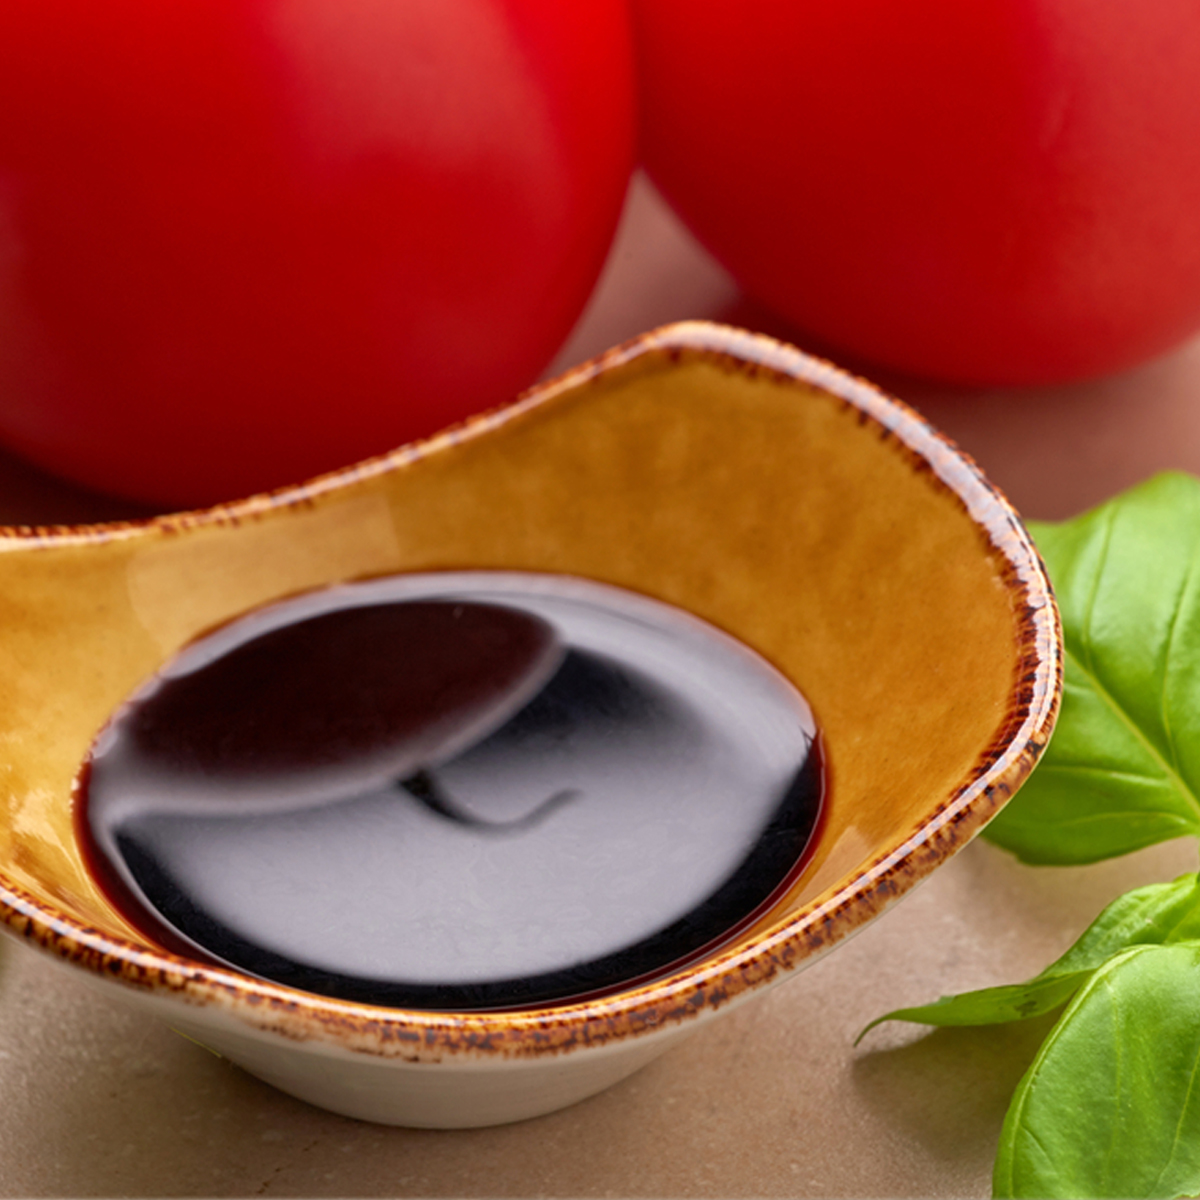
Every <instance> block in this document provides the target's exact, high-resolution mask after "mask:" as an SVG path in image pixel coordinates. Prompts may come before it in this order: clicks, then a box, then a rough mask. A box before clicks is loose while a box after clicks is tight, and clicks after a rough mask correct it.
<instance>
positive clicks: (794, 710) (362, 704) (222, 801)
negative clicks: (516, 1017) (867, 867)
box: [77, 572, 823, 1009]
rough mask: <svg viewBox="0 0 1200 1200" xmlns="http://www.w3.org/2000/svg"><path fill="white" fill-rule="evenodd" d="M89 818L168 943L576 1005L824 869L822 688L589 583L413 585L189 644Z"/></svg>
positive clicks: (246, 622)
mask: <svg viewBox="0 0 1200 1200" xmlns="http://www.w3.org/2000/svg"><path fill="white" fill-rule="evenodd" d="M82 783H83V786H82V788H81V803H80V807H79V809H78V813H77V816H78V824H79V829H80V834H81V837H82V840H83V843H84V848H85V852H86V854H87V856H88V858H89V861H90V863H91V865H92V867H93V870H94V872H95V874H96V876H97V877H98V878H99V879H100V881H101V883H102V884H103V885H104V887H105V889H106V891H107V892H108V894H109V895H110V897H111V898H112V900H113V902H114V903H115V904H116V905H117V906H118V908H120V910H121V911H122V912H123V913H124V914H125V915H126V917H127V918H128V919H130V920H131V921H132V922H133V923H134V924H135V925H137V926H138V927H139V928H141V929H142V930H143V931H144V932H145V933H146V934H147V935H148V936H149V937H151V938H152V939H153V940H155V941H157V942H159V943H160V944H161V945H164V946H166V947H167V948H168V949H174V950H178V951H180V952H183V953H186V954H189V955H191V956H193V957H196V956H200V957H205V958H208V959H210V960H216V961H218V962H223V963H227V964H230V965H233V966H236V967H238V968H240V969H242V970H245V971H249V972H250V973H252V974H256V975H260V976H263V977H266V978H269V979H273V980H276V981H277V982H280V983H285V984H288V985H291V986H294V987H299V988H303V989H305V990H308V991H313V992H319V993H322V994H325V995H331V996H337V997H341V998H344V999H350V1000H360V1001H366V1002H369V1003H377V1004H385V1005H395V1006H403V1007H414V1008H437V1009H475V1008H489V1007H507V1006H517V1005H529V1004H537V1003H549V1002H554V1001H561V1000H564V999H567V998H570V997H575V996H580V995H587V994H593V993H596V992H602V991H605V990H609V989H612V988H614V987H617V986H619V985H622V984H625V983H628V982H629V981H631V980H634V979H641V978H643V977H649V976H652V975H654V974H656V973H660V972H662V971H664V970H665V969H667V968H668V967H670V966H672V965H673V964H677V963H679V962H681V961H683V960H686V959H687V958H689V957H691V956H693V955H695V954H697V953H699V952H701V951H702V950H703V949H705V948H706V947H711V946H712V945H713V944H714V943H719V942H720V941H721V940H723V939H724V938H725V937H727V936H728V935H729V934H730V933H731V931H732V930H734V929H735V928H736V927H738V926H739V925H740V924H742V923H744V922H745V920H746V919H748V918H749V917H750V916H751V914H753V913H755V912H756V910H760V909H761V908H762V907H763V906H764V905H765V904H766V903H767V902H768V901H769V900H770V898H771V897H772V896H773V895H774V894H775V893H777V891H778V890H779V889H780V888H781V887H783V886H784V885H785V884H786V883H787V882H788V881H789V880H790V879H792V878H794V877H795V874H796V872H797V871H798V869H799V866H800V864H801V862H802V860H803V858H804V854H805V849H806V847H807V846H808V844H809V841H810V839H811V837H812V834H813V831H814V829H815V827H816V824H817V821H818V816H819V812H820V807H821V803H822V794H823V772H822V764H821V760H820V755H819V743H818V740H817V737H816V727H815V724H814V722H813V718H812V715H811V713H810V711H809V709H808V706H807V705H806V704H805V702H804V700H803V699H802V698H801V697H800V695H799V694H798V693H797V692H796V690H795V689H794V688H793V687H792V685H791V684H790V683H789V682H788V681H787V680H785V679H784V678H783V677H782V676H781V675H779V673H778V672H776V671H775V670H774V668H772V667H771V666H770V665H769V664H767V663H766V662H765V661H764V660H762V659H761V658H759V657H758V656H757V655H755V654H753V653H752V652H751V651H749V650H747V649H746V648H745V647H744V646H743V645H741V644H740V643H738V642H736V641H735V640H733V639H731V638H729V637H728V636H726V635H725V634H722V633H720V632H719V631H717V630H716V629H714V628H712V627H711V626H709V625H707V624H705V623H704V622H702V621H699V620H697V619H696V618H694V617H691V616H689V615H687V614H685V613H683V612H681V611H679V610H677V609H674V608H671V607H669V606H667V605H664V604H661V603H658V602H656V601H652V600H648V599H646V598H644V597H641V596H637V595H634V594H632V593H628V592H624V591H622V590H619V589H616V588H611V587H607V586H603V585H599V584H593V583H590V582H587V581H585V580H579V579H569V578H559V577H554V576H539V575H524V574H517V573H498V572H497V573H492V572H456V573H438V574H428V575H408V576H396V577H394V578H390V579H380V580H372V581H369V582H365V583H359V584H351V585H345V586H341V587H337V588H332V589H328V590H325V591H321V592H315V593H311V594H309V595H305V596H301V597H298V598H296V599H293V600H289V601H285V602H283V603H280V604H277V605H273V606H271V607H269V608H265V609H262V610H259V611H257V612H255V613H252V614H249V615H248V616H246V617H244V618H241V619H239V620H238V621H235V622H233V623H232V624H230V625H227V626H225V627H223V628H221V629H220V630H218V631H216V632H215V633H213V634H211V635H209V636H208V637H206V638H203V639H201V640H200V641H198V642H196V643H194V644H193V645H191V646H190V647H188V648H186V649H185V650H184V651H183V652H182V653H181V654H180V655H179V656H178V657H177V658H176V659H175V660H173V661H172V662H171V663H170V664H169V665H168V666H167V667H166V668H164V670H163V671H161V672H160V673H159V675H157V676H156V677H155V678H154V679H153V680H151V681H150V682H149V683H148V684H147V685H145V686H144V687H143V688H142V689H140V690H139V692H138V693H136V694H135V695H134V696H133V697H132V698H131V699H130V700H129V701H128V702H127V704H126V705H125V706H124V707H123V708H122V709H121V710H120V711H119V712H118V713H117V714H116V715H115V716H114V717H113V719H112V721H111V722H110V723H109V725H108V726H107V727H106V728H105V729H104V730H103V731H102V733H101V734H100V736H99V737H98V738H97V741H96V743H95V746H94V748H93V753H92V755H91V757H90V759H89V761H88V763H87V764H86V766H85V769H84V772H83V776H82Z"/></svg>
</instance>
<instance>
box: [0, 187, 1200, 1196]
mask: <svg viewBox="0 0 1200 1200" xmlns="http://www.w3.org/2000/svg"><path fill="white" fill-rule="evenodd" d="M697 316H712V317H723V318H726V319H731V320H734V321H736V322H738V323H743V324H748V325H751V326H754V327H758V328H765V329H767V330H768V331H769V332H784V331H783V330H781V329H779V328H778V327H775V326H773V325H772V322H771V320H770V319H769V318H767V317H764V316H763V315H762V314H759V313H756V312H755V311H754V309H753V308H752V307H751V306H749V305H747V304H746V303H745V302H744V301H743V300H742V299H741V298H740V297H739V296H738V294H737V290H736V288H735V287H734V286H733V284H732V283H731V282H730V280H729V279H728V277H727V276H725V275H724V273H723V272H722V271H721V270H720V269H719V268H718V267H716V266H715V264H713V263H712V262H711V260H709V259H708V258H707V257H706V256H705V255H704V254H703V253H702V252H700V251H699V250H698V249H697V247H696V246H695V245H694V243H692V242H691V240H690V239H689V238H688V237H687V235H686V234H685V233H684V232H683V231H682V230H681V229H680V228H679V227H678V225H676V224H675V223H674V221H673V220H672V219H671V217H670V216H669V214H667V213H666V212H665V210H664V209H663V207H662V205H661V203H660V202H659V201H658V200H657V198H656V197H655V196H654V194H653V193H652V192H651V191H650V190H649V189H648V188H647V187H646V186H645V185H644V184H642V183H640V182H639V183H638V184H636V185H635V188H634V190H633V192H632V194H631V202H630V205H629V208H628V210H627V213H626V219H625V223H624V225H623V228H622V232H621V236H620V238H619V240H618V243H617V245H616V247H615V248H614V252H613V255H612V259H611V261H610V264H609V268H608V271H607V273H606V276H605V278H604V280H603V281H602V283H601V286H600V288H599V289H598V292H597V296H596V298H595V300H594V302H593V305H592V307H591V309H590V310H589V311H588V313H587V314H585V316H584V319H583V320H582V322H581V323H580V327H579V329H578V330H577V331H576V334H575V336H574V337H573V338H572V341H571V343H570V344H569V345H568V346H567V347H566V348H565V349H564V351H563V354H562V356H561V357H560V361H559V365H560V366H566V365H569V364H570V363H572V362H574V361H577V360H578V359H580V358H582V357H585V356H587V355H589V354H591V353H594V352H596V351H599V350H601V349H604V348H606V347H607V346H608V345H610V344H612V343H614V342H616V341H620V340H622V339H623V338H625V337H628V336H631V335H633V334H635V333H638V332H640V331H641V330H643V329H645V328H648V327H651V326H653V325H656V324H661V323H663V322H666V321H669V320H674V319H678V318H684V317H697ZM801 344H802V345H803V344H804V343H803V341H802V342H801ZM806 348H811V347H806ZM864 373H868V374H870V372H864ZM875 377H876V378H877V380H878V381H879V382H882V383H884V384H885V385H886V386H887V387H888V388H889V389H890V390H892V391H894V392H895V393H896V394H898V395H899V396H901V397H902V398H904V399H906V400H909V401H910V402H912V403H913V404H915V405H916V406H917V407H918V408H919V409H921V411H923V412H924V413H925V414H926V416H928V417H929V418H930V419H931V420H932V421H933V422H934V423H935V424H937V425H940V426H941V427H942V428H943V429H945V430H946V431H947V432H949V433H950V434H951V435H952V436H953V437H955V438H956V439H957V440H958V441H959V443H960V444H961V445H962V446H963V447H964V448H965V449H966V450H968V451H969V452H970V453H971V454H972V455H973V456H974V457H975V458H976V459H977V460H978V461H979V462H980V463H981V465H982V466H983V467H984V469H985V470H986V471H987V472H988V473H989V474H990V475H991V477H992V478H993V479H994V481H995V482H996V483H998V484H999V485H1000V486H1001V487H1002V488H1004V489H1005V490H1006V491H1007V492H1008V494H1009V496H1010V497H1011V498H1012V500H1013V501H1014V502H1015V503H1016V505H1017V506H1018V508H1019V509H1020V510H1021V511H1022V512H1023V513H1025V514H1026V515H1027V516H1033V517H1046V518H1059V517H1065V516H1068V515H1070V514H1072V513H1074V512H1077V511H1079V510H1080V509H1082V508H1084V507H1087V506H1088V505H1091V504H1093V503H1096V502H1098V501H1099V500H1102V499H1104V498H1105V497H1106V496H1108V495H1110V494H1111V493H1112V492H1114V491H1116V490H1118V489H1120V488H1122V487H1125V486H1127V485H1129V484H1131V483H1134V482H1136V481H1138V480H1140V479H1142V478H1144V477H1145V476H1146V475H1148V474H1150V473H1151V472H1153V471H1155V470H1158V469H1162V468H1165V467H1179V468H1184V469H1190V470H1192V471H1195V472H1198V473H1200V339H1198V340H1195V341H1193V342H1191V343H1190V344H1188V345H1185V346H1184V347H1182V348H1181V349H1179V350H1178V351H1176V352H1175V353H1173V354H1171V355H1169V356H1167V357H1165V358H1163V359H1160V360H1158V361H1156V362H1153V363H1150V364H1148V365H1146V366H1144V367H1142V368H1139V369H1138V370H1136V371H1133V372H1130V373H1127V374H1125V375H1122V376H1119V377H1114V378H1110V379H1106V380H1102V381H1099V382H1095V383H1089V384H1082V385H1076V386H1072V387H1065V388H1053V389H1038V390H1034V391H1026V392H1021V393H1014V392H1007V391H991V392H977V393H970V394H964V393H958V392H955V391H953V390H952V389H944V388H933V387H929V386H926V385H917V384H913V383H911V382H908V381H903V380H896V379H879V377H878V374H877V373H876V376H875ZM126 515H136V514H135V512H134V510H133V509H132V508H131V507H130V506H129V505H127V504H123V503H122V502H120V501H113V500H109V499H106V498H103V497H96V496H90V495H88V494H86V493H83V492H80V491H77V490H75V489H71V488H68V487H65V486H63V485H61V484H59V483H56V482H55V481H53V480H50V479H48V478H46V477H44V476H42V475H40V474H38V473H37V472H35V471H33V470H31V469H29V468H27V467H25V466H23V465H22V464H19V463H17V462H15V461H13V460H10V459H7V458H0V521H4V522H10V523H11V522H29V523H38V524H45V523H52V522H59V521H71V520H84V519H99V518H105V517H118V516H126ZM1195 860H1196V853H1195V849H1194V847H1192V846H1191V845H1188V844H1182V843H1177V844H1173V845H1169V846H1164V847H1158V848H1156V849H1153V850H1150V851H1144V852H1142V853H1141V854H1138V855H1135V856H1132V857H1130V858H1128V859H1124V860H1120V861H1117V862H1113V863H1105V864H1100V865H1098V866H1095V867H1089V868H1078V869H1070V870H1065V869H1064V870H1059V869H1034V868H1028V867H1022V866H1020V865H1019V864H1017V863H1015V862H1014V861H1013V860H1012V859H1010V858H1009V857H1008V856H1006V855H1004V854H1003V853H1001V852H999V851H997V850H996V849H994V848H993V847H991V846H989V845H987V844H985V843H982V842H977V843H975V844H974V845H972V846H970V847H968V849H967V850H966V851H964V852H963V853H962V854H961V855H960V856H959V857H958V858H957V859H955V860H954V861H953V862H951V863H950V864H949V865H948V866H946V867H945V868H943V869H942V870H941V871H939V872H938V873H937V874H936V875H935V876H934V877H933V878H932V879H931V880H930V881H929V882H928V883H927V884H925V885H924V886H923V887H922V888H920V889H919V890H918V891H917V892H916V893H915V894H914V895H912V896H910V897H909V898H908V899H906V900H905V901H904V902H903V903H902V904H900V905H899V906H898V907H897V908H895V909H893V910H892V911H891V912H890V913H888V914H887V915H886V916H885V917H884V918H883V919H882V920H880V921H879V922H877V923H876V924H875V925H874V926H872V927H871V928H870V929H868V930H867V931H866V932H865V933H863V934H862V935H860V936H859V937H858V938H856V939H855V940H854V941H852V942H850V943H848V944H846V945H843V946H841V947H840V948H838V949H837V950H836V951H835V952H834V953H833V954H832V955H830V956H829V957H827V958H825V959H824V960H822V961H821V962H819V963H817V964H816V965H815V966H813V967H812V968H810V969H809V970H807V971H806V972H804V973H803V974H802V975H800V976H798V977H797V978H796V979H795V980H792V981H790V982H789V983H787V984H785V985H783V986H782V987H780V988H777V989H775V990H774V991H773V992H771V993H769V994H768V995H767V996H766V997H764V998H762V999H760V1000H758V1001H755V1002H752V1003H750V1004H748V1005H746V1006H744V1007H743V1008H741V1009H739V1010H737V1011H736V1012H734V1013H732V1014H730V1015H729V1016H727V1017H726V1018H724V1019H723V1020H720V1021H716V1022H714V1023H712V1024H710V1025H709V1026H707V1027H706V1028H704V1029H703V1030H701V1031H700V1032H699V1033H697V1034H696V1035H695V1036H694V1037H692V1038H691V1040H690V1041H688V1042H686V1043H685V1044H684V1045H683V1046H682V1047H681V1048H679V1049H677V1050H675V1051H673V1052H672V1053H670V1054H668V1055H667V1056H666V1057H665V1058H663V1059H661V1060H659V1061H658V1062H657V1063H655V1064H653V1065H652V1066H650V1067H648V1068H647V1069H646V1070H644V1071H643V1072H641V1073H640V1074H639V1075H636V1076H634V1077H633V1078H632V1079H631V1080H629V1081H627V1082H626V1083H624V1084H622V1085H620V1086H618V1087H616V1088H614V1089H612V1090H611V1091H609V1092H607V1093H605V1094H604V1095H602V1096H599V1097H597V1098H595V1099H593V1100H590V1101H587V1102H585V1103H583V1104H580V1105H577V1106H576V1107H574V1108H572V1109H568V1110H566V1111H564V1112H561V1113H558V1114H555V1115H553V1116H550V1117H544V1118H541V1119H540V1120H536V1121H529V1122H525V1123H523V1124H520V1125H514V1126H508V1127H504V1128H498V1129H490V1130H478V1131H467V1132H455V1133H431V1132H418V1131H411V1130H403V1129H388V1128H382V1127H377V1126H371V1125H366V1124H362V1123H359V1122H355V1121H350V1120H347V1119H344V1118H341V1117H335V1116H331V1115H329V1114H326V1113H323V1112H320V1111H318V1110H316V1109H313V1108H309V1107H308V1106H306V1105H304V1104H301V1103H300V1102H298V1101H294V1100H292V1099H290V1098H288V1097H286V1096H283V1095H281V1094H279V1093H277V1092H274V1091H273V1090H271V1089H270V1088H268V1087H267V1086H266V1085H264V1084H261V1083H259V1082H258V1081H256V1080H255V1079H253V1078H251V1077H250V1076H248V1075H246V1074H244V1073H243V1072H241V1071H239V1070H238V1069H237V1068H235V1067H232V1066H230V1065H229V1064H228V1063H226V1062H224V1061H223V1060H221V1059H218V1058H216V1057H215V1056H213V1055H211V1054H209V1053H207V1052H206V1051H204V1050H202V1049H200V1048H199V1047H197V1046H195V1045H193V1044H191V1043H190V1042H187V1041H185V1040H183V1039H182V1038H180V1037H178V1036H176V1035H175V1034H173V1033H171V1032H170V1031H169V1030H167V1029H165V1028H161V1027H158V1026H156V1025H153V1024H148V1023H147V1022H146V1021H145V1020H144V1019H143V1018H141V1017H139V1016H135V1015H132V1014H131V1013H129V1012H127V1011H126V1010H125V1009H124V1008H122V1007H121V1006H120V1005H119V1004H117V1003H114V1002H112V1001H111V1000H109V999H108V998H107V997H106V996H99V995H97V994H96V993H94V992H93V990H92V988H91V987H90V985H89V984H88V983H87V982H86V980H84V979H82V978H78V977H76V976H75V975H72V974H69V973H67V972H66V971H65V970H63V969H61V968H58V967H56V966H54V965H52V964H50V963H49V962H46V961H44V960H42V959H40V958H37V957H35V956H34V955H33V954H32V953H30V952H28V951H24V950H22V949H21V948H20V947H18V946H17V945H15V944H14V943H13V942H11V941H8V940H4V941H0V1194H3V1195H5V1196H22V1195H28V1196H59V1195H81V1196H82V1195H137V1196H151V1195H221V1196H250V1195H267V1196H270V1195H364V1196H366V1195H370V1196H376V1195H379V1196H382V1195H397V1196H422V1195H425V1196H489V1195H492V1196H535V1195H550V1196H606V1195H615V1196H681V1197H683V1196H744V1195H764V1196H765V1195H789V1196H971V1195H979V1196H982V1195H986V1194H987V1193H988V1191H989V1182H990V1172H991V1160H992V1155H993V1152H994V1149H995V1144H996V1139H997V1137H998V1135H999V1130H1000V1122H1001V1120H1002V1118H1003V1114H1004V1110H1005V1107H1006V1105H1007V1101H1008V1096H1009V1094H1010V1092H1011V1090H1012V1088H1013V1086H1014V1085H1015V1083H1016V1081H1017V1079H1018V1078H1019V1077H1020V1075H1021V1073H1022V1071H1023V1070H1024V1069H1025V1066H1026V1065H1027V1064H1028V1062H1029V1059H1030V1057H1031V1056H1032V1054H1033V1052H1034V1050H1035V1048H1036V1046H1037V1043H1038V1041H1039V1040H1040V1037H1041V1036H1042V1034H1043V1033H1044V1032H1045V1028H1046V1027H1045V1025H1044V1024H1038V1025H1035V1026H1030V1027H1016V1028H1012V1029H1006V1030H999V1031H971V1030H953V1031H941V1032H937V1033H933V1034H926V1033H925V1032H923V1031H922V1030H919V1029H913V1028H909V1027H904V1026H891V1027H885V1028H883V1029H880V1030H877V1031H876V1032H875V1033H873V1034H872V1035H871V1036H870V1037H869V1038H868V1039H867V1040H866V1041H865V1042H864V1044H863V1045H862V1046H860V1047H859V1048H857V1049H855V1048H854V1046H853V1040H854V1037H855V1035H856V1033H857V1032H858V1031H859V1030H860V1029H861V1028H862V1026H863V1025H865V1024H866V1023H867V1022H868V1021H869V1020H870V1019H871V1018H872V1017H874V1016H877V1015H878V1014H879V1013H881V1012H883V1011H886V1010H888V1009H891V1008H894V1007H897V1006H899V1005H903V1004H912V1003H918V1002H921V1001H923V1000H927V999H932V998H933V997H935V996H937V995H939V994H941V993H944V992H948V991H957V990H961V989H964V988H970V987H980V986H986V985H988V984H993V983H1003V982H1010V981H1012V980H1015V979H1017V978H1021V977H1024V976H1027V975H1029V974H1032V973H1034V972H1035V971H1037V970H1039V969H1040V968H1041V967H1043V966H1044V965H1045V964H1046V963H1047V962H1048V961H1049V960H1050V959H1051V958H1052V957H1054V956H1055V955H1056V954H1058V953H1059V952H1061V951H1062V950H1063V949H1065V947H1066V946H1067V945H1068V944H1069V943H1070V942H1071V940H1073V938H1074V937H1075V936H1076V935H1077V934H1078V933H1079V931H1080V930H1082V929H1083V927H1084V926H1085V925H1086V924H1087V923H1088V921H1090V920H1091V918H1092V917H1093V916H1095V914H1096V913H1097V912H1098V911H1099V909H1100V908H1101V907H1103V905H1104V904H1105V903H1106V902H1107V901H1108V900H1110V899H1111V898H1112V897H1114V896H1115V895H1116V894H1118V893H1119V892H1120V891H1123V890H1125V889H1127V888H1129V887H1133V886H1135V885H1137V884H1140V883H1144V882H1149V881H1152V880H1159V879H1167V878H1171V877H1172V876H1173V875H1175V874H1178V873H1180V872H1181V871H1184V870H1189V869H1194V868H1195V866H1196V861H1195Z"/></svg>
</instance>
